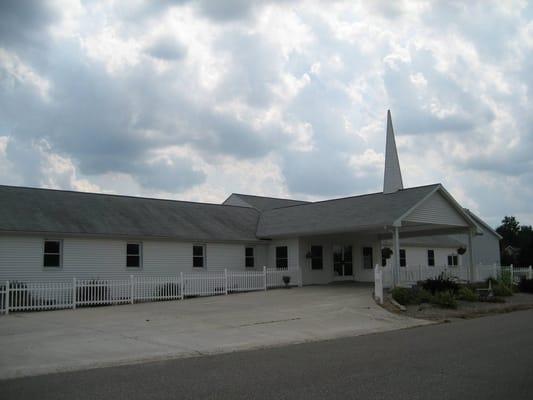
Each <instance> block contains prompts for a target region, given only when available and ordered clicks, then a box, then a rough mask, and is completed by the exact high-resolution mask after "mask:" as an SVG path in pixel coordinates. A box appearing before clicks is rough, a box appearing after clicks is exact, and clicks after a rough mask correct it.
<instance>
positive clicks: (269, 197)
mask: <svg viewBox="0 0 533 400" xmlns="http://www.w3.org/2000/svg"><path fill="white" fill-rule="evenodd" d="M232 195H236V196H247V197H258V198H261V199H270V200H285V201H299V202H301V203H312V201H308V200H297V199H288V198H284V197H272V196H259V195H257V194H245V193H235V192H234V193H232V194H231V195H230V196H232Z"/></svg>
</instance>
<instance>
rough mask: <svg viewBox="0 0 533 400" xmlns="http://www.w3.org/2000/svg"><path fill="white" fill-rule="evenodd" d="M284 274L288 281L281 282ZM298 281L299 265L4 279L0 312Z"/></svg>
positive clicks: (205, 293) (260, 287) (208, 293)
mask: <svg viewBox="0 0 533 400" xmlns="http://www.w3.org/2000/svg"><path fill="white" fill-rule="evenodd" d="M284 277H289V278H290V282H289V283H285V281H284ZM295 285H298V286H301V271H300V269H296V268H295V269H285V270H280V269H275V268H266V267H263V269H262V271H255V270H254V271H228V270H227V269H226V270H224V271H223V272H190V273H180V274H179V275H177V276H133V275H132V276H130V277H128V278H123V279H76V278H73V279H72V280H62V281H46V282H40V281H28V282H19V281H11V282H10V281H7V282H4V283H3V284H0V313H5V314H7V313H9V312H10V311H38V310H58V309H65V308H73V309H75V308H77V307H84V306H98V305H112V304H125V303H132V304H133V303H135V302H142V301H159V300H177V299H184V298H185V297H193V296H216V295H222V294H228V293H232V292H246V291H255V290H267V289H269V288H276V287H283V286H295Z"/></svg>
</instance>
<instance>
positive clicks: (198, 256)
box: [192, 244, 205, 268]
mask: <svg viewBox="0 0 533 400" xmlns="http://www.w3.org/2000/svg"><path fill="white" fill-rule="evenodd" d="M192 266H193V267H194V268H203V267H204V266H205V246H204V245H203V244H196V245H194V246H192Z"/></svg>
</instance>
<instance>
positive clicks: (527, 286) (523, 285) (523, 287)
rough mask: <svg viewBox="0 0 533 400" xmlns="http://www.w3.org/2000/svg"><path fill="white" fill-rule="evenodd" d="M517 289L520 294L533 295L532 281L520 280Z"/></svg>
mask: <svg viewBox="0 0 533 400" xmlns="http://www.w3.org/2000/svg"><path fill="white" fill-rule="evenodd" d="M518 289H519V290H520V291H521V292H525V293H533V279H526V278H522V279H520V283H519V284H518Z"/></svg>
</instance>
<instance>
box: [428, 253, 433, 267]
mask: <svg viewBox="0 0 533 400" xmlns="http://www.w3.org/2000/svg"><path fill="white" fill-rule="evenodd" d="M434 266H435V251H434V250H428V267H434Z"/></svg>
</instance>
